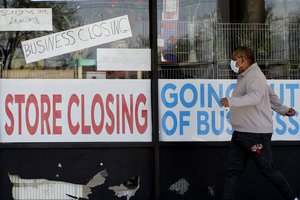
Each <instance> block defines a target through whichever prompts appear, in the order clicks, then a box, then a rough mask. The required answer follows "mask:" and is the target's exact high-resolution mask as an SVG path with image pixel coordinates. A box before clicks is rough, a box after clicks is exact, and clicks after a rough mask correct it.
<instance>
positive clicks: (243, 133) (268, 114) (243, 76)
mask: <svg viewBox="0 0 300 200" xmlns="http://www.w3.org/2000/svg"><path fill="white" fill-rule="evenodd" d="M231 69H232V70H233V71H234V72H235V73H238V74H239V76H238V80H237V84H236V87H235V89H234V90H233V93H232V97H230V98H222V99H221V100H220V102H221V104H222V105H223V106H224V107H230V122H231V125H232V129H233V130H234V132H233V135H232V139H231V146H230V150H229V155H228V163H227V167H226V171H225V185H224V200H234V199H235V196H236V192H237V189H238V184H239V179H240V175H241V174H242V172H243V170H244V168H245V165H246V163H247V161H248V159H249V158H252V159H253V160H254V162H255V164H256V165H257V167H258V168H259V170H260V172H261V173H262V174H263V175H264V176H265V177H266V178H267V179H268V180H270V181H271V182H272V183H273V185H274V186H275V187H276V188H277V189H278V190H279V191H280V193H281V194H282V195H283V196H284V197H285V199H286V200H298V198H297V197H295V195H294V194H293V192H292V189H291V187H290V185H289V183H288V182H287V180H286V178H285V177H284V176H283V174H282V173H281V172H279V171H278V170H276V169H275V168H274V166H273V158H272V151H271V137H272V132H273V122H272V109H273V110H274V111H275V112H277V113H279V114H281V115H284V116H294V115H295V110H294V109H293V108H288V107H286V106H284V105H282V104H281V103H280V100H279V98H278V96H277V95H276V94H275V93H274V91H273V90H272V89H271V88H270V87H269V86H268V85H267V81H266V78H265V75H264V74H263V73H262V71H261V70H260V68H259V66H258V65H257V63H255V62H254V55H253V52H252V50H251V49H250V48H248V47H239V48H237V49H236V50H234V52H233V53H232V60H231Z"/></svg>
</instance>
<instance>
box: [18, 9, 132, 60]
mask: <svg viewBox="0 0 300 200" xmlns="http://www.w3.org/2000/svg"><path fill="white" fill-rule="evenodd" d="M129 37H132V32H131V28H130V23H129V19H128V16H127V15H124V16H121V17H117V18H113V19H109V20H105V21H100V22H97V23H94V24H89V25H85V26H81V27H78V28H74V29H69V30H66V31H62V32H58V33H53V34H50V35H46V36H43V37H39V38H35V39H31V40H27V41H24V42H22V49H23V52H24V57H25V60H26V63H31V62H35V61H38V60H42V59H46V58H51V57H54V56H58V55H62V54H66V53H70V52H73V51H78V50H81V49H85V48H89V47H93V46H97V45H101V44H105V43H109V42H112V41H116V40H121V39H124V38H129Z"/></svg>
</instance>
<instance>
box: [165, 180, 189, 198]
mask: <svg viewBox="0 0 300 200" xmlns="http://www.w3.org/2000/svg"><path fill="white" fill-rule="evenodd" d="M189 186H190V184H189V183H188V182H187V180H185V179H184V178H181V179H179V180H178V181H177V182H176V183H174V184H172V185H171V186H170V187H169V190H171V191H172V192H177V193H178V194H181V195H184V194H185V193H186V192H187V191H188V189H189Z"/></svg>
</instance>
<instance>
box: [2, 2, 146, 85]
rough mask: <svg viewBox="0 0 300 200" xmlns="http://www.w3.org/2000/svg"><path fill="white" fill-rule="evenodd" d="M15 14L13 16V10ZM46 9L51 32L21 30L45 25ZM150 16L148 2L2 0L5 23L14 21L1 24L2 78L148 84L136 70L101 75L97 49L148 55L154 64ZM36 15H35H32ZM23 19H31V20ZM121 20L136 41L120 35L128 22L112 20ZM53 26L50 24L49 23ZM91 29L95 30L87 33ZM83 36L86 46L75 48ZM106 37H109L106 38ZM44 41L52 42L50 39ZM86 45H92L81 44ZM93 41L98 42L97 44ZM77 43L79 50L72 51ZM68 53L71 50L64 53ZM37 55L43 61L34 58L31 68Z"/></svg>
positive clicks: (141, 71) (142, 74) (112, 71)
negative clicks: (138, 81) (140, 80)
mask: <svg viewBox="0 0 300 200" xmlns="http://www.w3.org/2000/svg"><path fill="white" fill-rule="evenodd" d="M12 8H14V9H15V10H12ZM34 9H37V10H34ZM43 9H44V10H43ZM45 9H48V10H46V11H47V12H49V14H48V16H46V15H45V16H46V17H45V18H47V17H49V15H50V18H51V20H52V30H43V29H42V28H41V30H37V29H38V28H35V29H34V28H32V30H30V28H29V29H28V30H26V29H25V30H24V29H22V27H24V26H27V27H28V26H33V25H32V24H34V23H35V24H38V23H40V22H39V20H40V21H42V18H43V17H44V16H43V15H42V14H41V13H42V12H43V11H45ZM49 10H50V11H51V12H52V13H51V12H50V11H49ZM46 11H45V12H46ZM148 11H149V5H148V1H147V0H126V1H119V0H100V1H99V0H88V1H86V0H82V1H78V0H76V1H59V0H57V1H54V0H52V1H43V0H31V1H29V0H26V1H17V0H1V1H0V15H1V16H2V17H1V18H2V19H4V18H5V19H7V20H11V21H10V22H9V23H6V22H4V21H3V20H1V21H0V22H1V23H2V24H1V26H2V29H1V30H0V31H1V32H0V54H1V55H0V59H1V77H2V78H113V79H114V78H126V79H128V78H129V79H136V78H148V77H149V70H144V71H143V70H136V69H134V68H133V67H132V68H131V69H127V68H125V70H124V69H123V68H122V66H119V69H118V68H114V69H113V70H109V69H108V68H104V69H101V66H98V67H97V49H98V48H101V49H104V48H109V49H121V48H124V50H125V49H144V50H146V51H145V52H146V53H148V54H147V55H149V59H150V54H149V52H150V50H149V48H150V46H149V44H150V42H149V12H148ZM33 12H36V13H35V14H33ZM24 13H27V15H26V14H24ZM28 13H29V14H28ZM30 14H31V15H30ZM122 16H127V18H128V20H127V21H128V23H129V27H130V28H129V29H130V31H131V34H132V36H128V35H127V36H121V35H122V33H125V32H126V31H128V29H127V28H128V27H127V28H126V31H125V29H122V28H123V27H122V26H124V27H125V25H124V24H125V23H126V18H124V20H123V19H118V20H113V19H117V18H119V17H122ZM51 20H50V22H51ZM104 21H106V22H107V23H106V25H105V24H104V23H102V22H104ZM50 22H49V21H48V23H50ZM97 23H98V24H97ZM3 24H5V26H3ZM13 24H15V25H16V24H19V25H16V26H17V27H19V28H20V30H19V29H18V28H17V29H16V28H15V29H16V30H15V29H13V30H9V27H11V26H13ZM91 24H96V25H95V26H91V27H88V25H91ZM41 26H42V24H41ZM3 27H4V28H3ZM109 31H110V32H111V35H113V33H116V34H115V35H117V34H119V33H120V32H121V33H120V36H119V37H118V36H116V37H113V36H115V35H113V36H112V37H108V36H107V35H108V33H109ZM80 32H81V33H82V34H83V33H84V32H85V34H86V35H85V36H82V37H81V38H80V39H81V42H82V43H81V44H77V43H76V42H77V41H76V34H77V37H80V36H78V35H80V34H81V33H80ZM59 33H60V35H59ZM78 33H79V34H78ZM104 35H106V36H107V37H105V38H104ZM45 36H46V37H47V36H48V38H46V37H45ZM102 36H103V38H104V39H102V41H100V42H98V39H99V40H101V37H102ZM38 38H41V39H40V40H39V39H38ZM74 38H75V39H74ZM34 39H36V41H35V42H32V43H30V42H28V41H31V40H34ZM89 40H93V41H92V42H91V41H89ZM85 41H86V43H89V44H87V45H86V44H83V43H84V42H85ZM94 41H96V42H95V43H94ZM73 43H75V44H74V45H73ZM93 43H94V44H93ZM71 44H72V45H73V46H72V47H71ZM85 45H86V46H85ZM22 47H23V49H22ZM49 48H52V50H53V51H52V52H50V53H49V52H48V53H46V52H45V53H44V55H42V54H43V53H41V52H43V51H44V50H45V49H49ZM55 48H57V49H55ZM66 48H69V49H68V50H66ZM54 49H55V50H54ZM35 52H37V53H36V54H39V55H37V56H33V57H32V59H31V60H30V59H29V62H27V60H26V56H28V55H29V54H30V53H35ZM121 52H122V51H121ZM116 53H118V52H116ZM125 53H126V51H125ZM143 55H144V54H143ZM43 56H44V57H43ZM107 59H108V60H109V59H111V58H107ZM119 59H124V56H123V57H122V58H121V55H120V57H119ZM31 61H32V62H31ZM107 62H108V61H107ZM111 62H113V61H111ZM137 64H139V62H137ZM128 65H129V64H128ZM129 68H130V66H129ZM138 69H140V68H138Z"/></svg>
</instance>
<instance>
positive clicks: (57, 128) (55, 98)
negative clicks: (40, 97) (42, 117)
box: [52, 94, 62, 135]
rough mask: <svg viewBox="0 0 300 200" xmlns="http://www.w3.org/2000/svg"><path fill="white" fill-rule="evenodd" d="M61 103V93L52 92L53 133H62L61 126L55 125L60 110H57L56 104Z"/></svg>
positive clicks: (59, 115) (59, 117)
mask: <svg viewBox="0 0 300 200" xmlns="http://www.w3.org/2000/svg"><path fill="white" fill-rule="evenodd" d="M58 103H61V95H60V94H54V95H53V105H52V106H53V134H59V135H61V134H62V128H61V126H57V125H56V120H57V119H61V110H57V108H56V104H58Z"/></svg>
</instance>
